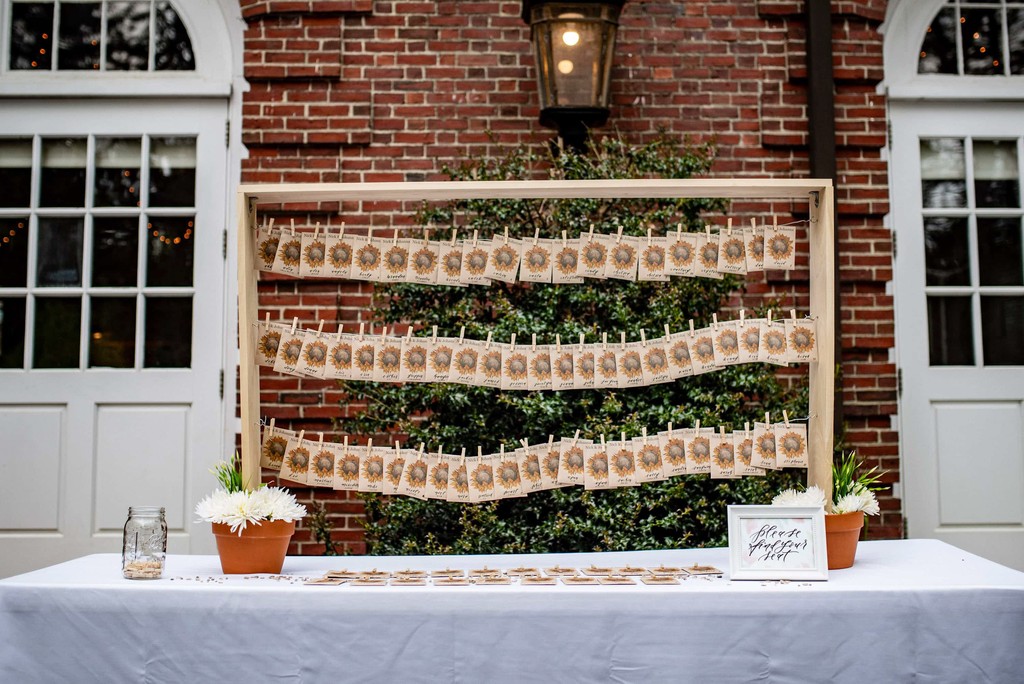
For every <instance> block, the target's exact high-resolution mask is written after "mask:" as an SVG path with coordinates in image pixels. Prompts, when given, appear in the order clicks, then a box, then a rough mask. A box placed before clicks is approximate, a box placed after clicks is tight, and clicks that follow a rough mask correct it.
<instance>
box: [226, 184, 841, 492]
mask: <svg viewBox="0 0 1024 684" xmlns="http://www.w3.org/2000/svg"><path fill="white" fill-rule="evenodd" d="M577 198H592V199H629V198H652V199H656V198H659V199H660V198H724V199H753V200H757V199H782V200H784V199H790V200H796V201H807V202H809V208H810V228H809V230H808V236H809V242H810V313H811V315H812V316H816V317H817V319H818V337H819V340H818V360H817V361H816V362H813V363H811V364H810V386H809V390H810V400H809V404H810V416H811V418H812V420H810V421H809V426H808V453H809V465H808V475H807V481H808V484H814V485H818V486H819V487H821V488H822V490H823V491H825V492H831V491H832V450H833V432H832V430H833V426H832V421H833V407H834V403H835V311H834V309H833V302H834V301H835V286H836V285H835V279H834V273H835V270H834V263H835V254H834V251H833V250H834V241H835V225H834V217H833V209H832V207H833V189H832V182H831V181H830V180H821V179H788V178H786V179H757V178H731V179H730V178H700V179H685V180H675V179H639V180H585V181H564V180H560V181H465V182H429V183H316V184H313V183H299V184H280V185H241V186H239V188H238V328H239V331H240V334H239V352H240V361H239V365H240V367H239V382H240V391H241V414H242V415H241V419H242V428H241V429H242V481H243V483H244V485H245V486H246V487H255V486H257V485H258V484H259V481H260V453H259V452H260V439H259V368H258V366H257V365H256V362H255V359H256V350H255V339H254V337H253V335H252V334H251V333H250V331H249V329H248V327H247V326H248V325H249V324H251V322H252V321H255V320H256V319H257V316H258V307H257V297H256V273H257V271H256V263H255V258H256V257H255V228H256V227H255V208H256V205H258V204H287V203H296V202H298V203H311V202H345V201H409V200H414V201H415V200H427V201H447V200H459V199H577Z"/></svg>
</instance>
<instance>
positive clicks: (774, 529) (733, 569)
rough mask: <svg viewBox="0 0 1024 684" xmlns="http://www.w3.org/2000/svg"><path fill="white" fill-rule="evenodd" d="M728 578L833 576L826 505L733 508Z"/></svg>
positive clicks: (788, 578) (772, 578) (730, 522)
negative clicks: (831, 574)
mask: <svg viewBox="0 0 1024 684" xmlns="http://www.w3.org/2000/svg"><path fill="white" fill-rule="evenodd" d="M728 519H729V579H732V580H807V581H821V580H828V555H827V553H826V549H825V509H824V508H822V507H820V506H729V508H728Z"/></svg>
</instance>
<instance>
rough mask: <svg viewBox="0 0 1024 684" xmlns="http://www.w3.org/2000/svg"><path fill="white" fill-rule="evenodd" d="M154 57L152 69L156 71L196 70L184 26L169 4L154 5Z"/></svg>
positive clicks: (190, 44) (189, 41)
mask: <svg viewBox="0 0 1024 684" xmlns="http://www.w3.org/2000/svg"><path fill="white" fill-rule="evenodd" d="M154 39H155V40H156V56H155V60H156V62H155V64H154V65H153V67H154V68H155V69H156V70H157V71H164V70H174V71H192V70H194V69H195V68H196V58H195V55H194V54H193V52H192V41H191V40H189V37H188V32H187V31H186V30H185V25H184V24H182V23H181V19H179V18H178V13H177V12H175V11H174V8H173V7H171V3H169V2H158V3H157V4H156V27H155V28H154Z"/></svg>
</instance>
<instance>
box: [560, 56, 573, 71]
mask: <svg viewBox="0 0 1024 684" xmlns="http://www.w3.org/2000/svg"><path fill="white" fill-rule="evenodd" d="M572 69H573V63H572V61H570V60H568V59H563V60H562V61H561V62H559V63H558V70H559V71H560V72H562V73H563V74H571V73H572Z"/></svg>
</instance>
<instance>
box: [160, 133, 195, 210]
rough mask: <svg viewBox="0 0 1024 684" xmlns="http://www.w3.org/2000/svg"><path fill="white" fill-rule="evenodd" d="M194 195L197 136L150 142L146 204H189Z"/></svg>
mask: <svg viewBox="0 0 1024 684" xmlns="http://www.w3.org/2000/svg"><path fill="white" fill-rule="evenodd" d="M195 197H196V139H195V138H153V139H152V140H150V143H149V206H151V207H191V206H193V205H194V204H195Z"/></svg>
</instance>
